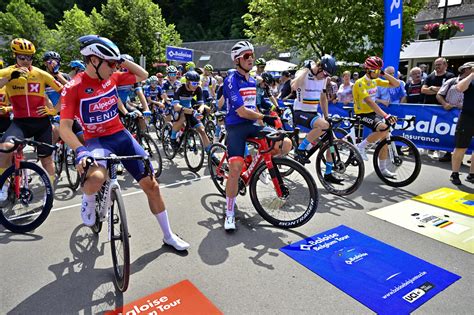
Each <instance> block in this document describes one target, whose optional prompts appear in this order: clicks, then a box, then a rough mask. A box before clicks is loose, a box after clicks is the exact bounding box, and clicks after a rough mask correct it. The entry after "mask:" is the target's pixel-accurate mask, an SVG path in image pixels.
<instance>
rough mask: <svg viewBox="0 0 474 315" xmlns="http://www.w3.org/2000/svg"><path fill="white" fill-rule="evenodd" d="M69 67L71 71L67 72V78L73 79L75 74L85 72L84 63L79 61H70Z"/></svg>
mask: <svg viewBox="0 0 474 315" xmlns="http://www.w3.org/2000/svg"><path fill="white" fill-rule="evenodd" d="M69 67H70V68H71V71H70V72H69V77H71V78H74V77H75V76H76V74H78V73H81V72H83V71H84V70H86V66H85V65H84V62H82V61H81V60H72V61H71V62H70V63H69Z"/></svg>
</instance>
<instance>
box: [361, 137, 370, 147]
mask: <svg viewBox="0 0 474 315" xmlns="http://www.w3.org/2000/svg"><path fill="white" fill-rule="evenodd" d="M367 144H369V141H367V139H364V140H362V142H361V143H359V148H361V149H365V147H366V146H367Z"/></svg>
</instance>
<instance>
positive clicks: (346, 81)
mask: <svg viewBox="0 0 474 315" xmlns="http://www.w3.org/2000/svg"><path fill="white" fill-rule="evenodd" d="M353 85H354V83H352V82H351V73H350V71H344V72H343V73H342V84H341V85H340V86H339V89H338V90H337V99H338V101H339V102H342V103H344V105H347V104H349V103H352V102H353V101H354V98H353V96H352V86H353Z"/></svg>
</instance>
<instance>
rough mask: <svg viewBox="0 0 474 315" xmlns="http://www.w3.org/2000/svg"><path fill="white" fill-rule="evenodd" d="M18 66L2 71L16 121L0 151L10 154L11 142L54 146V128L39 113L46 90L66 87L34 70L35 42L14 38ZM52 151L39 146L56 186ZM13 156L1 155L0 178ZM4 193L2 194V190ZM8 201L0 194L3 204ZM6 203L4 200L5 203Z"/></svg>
mask: <svg viewBox="0 0 474 315" xmlns="http://www.w3.org/2000/svg"><path fill="white" fill-rule="evenodd" d="M10 48H11V50H12V52H13V57H14V58H15V64H14V65H12V66H10V67H7V68H5V69H2V70H0V78H1V79H0V88H2V87H4V86H5V87H6V93H7V94H8V97H9V100H10V103H11V105H12V110H13V116H14V118H13V121H12V123H11V125H10V127H9V128H8V129H7V131H5V133H4V134H3V137H2V139H1V140H0V142H3V143H2V144H0V148H2V149H4V150H7V149H10V148H12V147H13V143H11V142H10V141H8V140H9V139H11V138H14V137H15V138H20V139H24V138H31V137H34V139H35V140H36V141H39V142H45V143H47V144H52V126H51V121H50V119H49V117H48V116H47V115H45V113H44V112H43V111H41V110H40V109H42V108H44V106H45V103H46V100H47V96H46V94H45V90H46V87H47V86H50V87H51V88H52V89H53V90H54V91H56V92H58V93H60V92H61V90H62V88H63V86H62V84H61V83H59V82H58V81H56V80H55V79H54V77H53V76H52V75H51V74H49V73H48V72H46V71H43V70H41V69H39V68H37V67H35V66H33V56H34V54H35V53H36V48H35V46H34V45H33V43H32V42H30V41H29V40H27V39H24V38H15V39H13V40H12V41H11V43H10ZM52 153H53V149H51V148H49V147H45V146H39V147H38V149H37V155H38V157H39V159H40V161H41V164H42V166H43V167H44V168H45V170H46V171H47V172H48V174H49V177H50V180H51V183H53V182H54V163H53V158H52V156H51V155H52ZM12 154H13V153H0V174H2V173H3V171H4V170H5V168H7V167H9V166H10V163H11V156H12ZM2 191H3V190H2ZM2 198H6V195H5V194H4V193H0V201H1V200H2ZM3 200H5V199H3Z"/></svg>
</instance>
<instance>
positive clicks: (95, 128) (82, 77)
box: [61, 72, 136, 140]
mask: <svg viewBox="0 0 474 315" xmlns="http://www.w3.org/2000/svg"><path fill="white" fill-rule="evenodd" d="M135 82H136V77H135V75H134V74H131V73H129V72H115V73H114V74H112V76H111V77H110V78H109V79H108V80H107V81H99V80H98V79H93V78H91V77H89V76H88V75H87V74H86V73H85V72H82V73H79V74H77V75H76V76H75V77H74V79H73V80H71V81H70V82H69V83H68V84H66V85H65V87H64V89H63V92H62V93H61V119H74V118H77V119H78V120H79V122H80V124H81V125H82V128H83V129H84V138H85V139H86V140H88V139H91V138H98V137H103V136H109V135H112V134H114V133H116V132H119V131H121V130H123V129H125V128H124V126H123V125H122V122H121V121H120V117H119V112H118V93H117V86H118V85H132V84H134V83H135Z"/></svg>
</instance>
